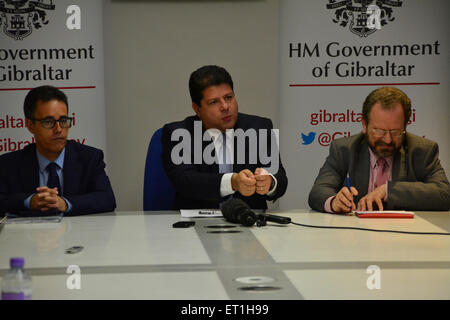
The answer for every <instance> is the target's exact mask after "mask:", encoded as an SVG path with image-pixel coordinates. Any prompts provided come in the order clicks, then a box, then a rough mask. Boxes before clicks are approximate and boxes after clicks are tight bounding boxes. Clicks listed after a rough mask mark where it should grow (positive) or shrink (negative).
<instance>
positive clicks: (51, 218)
mask: <svg viewBox="0 0 450 320" xmlns="http://www.w3.org/2000/svg"><path fill="white" fill-rule="evenodd" d="M5 218H6V221H4V223H5V224H10V223H59V222H61V220H62V218H63V213H62V212H60V213H57V214H49V215H25V216H23V215H15V214H12V213H7V214H6V216H5Z"/></svg>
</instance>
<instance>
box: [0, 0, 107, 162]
mask: <svg viewBox="0 0 450 320" xmlns="http://www.w3.org/2000/svg"><path fill="white" fill-rule="evenodd" d="M102 10H103V8H102V1H90V0H83V1H68V0H59V1H54V0H39V1H32V0H30V1H0V26H1V27H0V154H3V153H6V152H10V151H15V150H19V149H22V148H24V147H25V146H26V145H28V144H29V143H31V142H34V138H33V137H32V135H31V134H30V133H29V131H28V130H27V129H26V128H25V117H24V114H23V101H24V98H25V96H26V94H27V93H28V91H29V90H30V89H31V88H34V87H37V86H40V85H53V86H55V87H58V88H60V89H61V90H62V91H64V92H65V93H66V95H67V97H68V100H69V116H70V117H74V122H73V126H72V128H71V129H70V131H69V139H74V140H76V141H78V142H80V143H83V144H89V145H91V146H95V147H97V148H101V149H103V150H105V147H106V140H105V136H106V131H105V130H106V129H105V98H104V79H103V40H102V38H103V21H102V14H103V11H102Z"/></svg>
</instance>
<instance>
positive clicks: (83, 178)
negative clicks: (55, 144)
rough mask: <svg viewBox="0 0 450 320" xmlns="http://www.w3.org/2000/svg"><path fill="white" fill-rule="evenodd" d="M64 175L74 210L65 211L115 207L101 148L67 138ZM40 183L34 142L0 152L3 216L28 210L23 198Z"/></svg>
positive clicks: (33, 191) (1, 207) (107, 210)
mask: <svg viewBox="0 0 450 320" xmlns="http://www.w3.org/2000/svg"><path fill="white" fill-rule="evenodd" d="M63 177H64V188H63V189H64V190H63V191H64V193H63V196H64V197H65V198H66V199H67V200H69V201H70V202H71V203H72V211H71V212H70V213H68V214H66V215H79V214H86V213H96V212H109V211H113V210H114V209H115V208H116V200H115V197H114V193H113V190H112V188H111V184H110V182H109V179H108V176H107V175H106V173H105V163H104V162H103V152H102V151H101V150H99V149H96V148H93V147H89V146H85V145H82V144H80V143H76V142H73V141H67V144H66V150H65V157H64V168H63ZM38 186H39V165H38V160H37V156H36V145H35V144H34V143H33V144H30V145H28V146H26V147H25V148H24V149H22V150H19V151H14V152H10V153H7V154H4V155H2V156H0V216H2V215H4V214H5V213H7V212H9V213H16V214H17V213H20V212H22V211H27V210H28V209H26V208H25V206H24V200H25V199H26V198H27V197H28V196H29V195H30V194H33V193H35V192H36V188H37V187H38Z"/></svg>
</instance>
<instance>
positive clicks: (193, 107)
mask: <svg viewBox="0 0 450 320" xmlns="http://www.w3.org/2000/svg"><path fill="white" fill-rule="evenodd" d="M192 109H193V110H194V112H195V114H196V115H197V116H198V117H200V107H199V106H198V105H197V104H196V103H195V102H192Z"/></svg>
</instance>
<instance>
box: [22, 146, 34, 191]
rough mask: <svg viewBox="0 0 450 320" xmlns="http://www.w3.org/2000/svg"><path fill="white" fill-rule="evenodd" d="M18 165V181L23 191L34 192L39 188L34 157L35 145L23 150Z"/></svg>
mask: <svg viewBox="0 0 450 320" xmlns="http://www.w3.org/2000/svg"><path fill="white" fill-rule="evenodd" d="M23 152H24V156H23V157H22V160H21V162H22V163H21V164H20V168H21V170H20V181H21V184H22V185H23V186H24V190H30V192H31V191H34V190H36V188H37V187H39V164H38V159H37V155H36V145H35V144H33V145H31V146H30V147H29V148H27V149H25V150H24V151H23Z"/></svg>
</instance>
